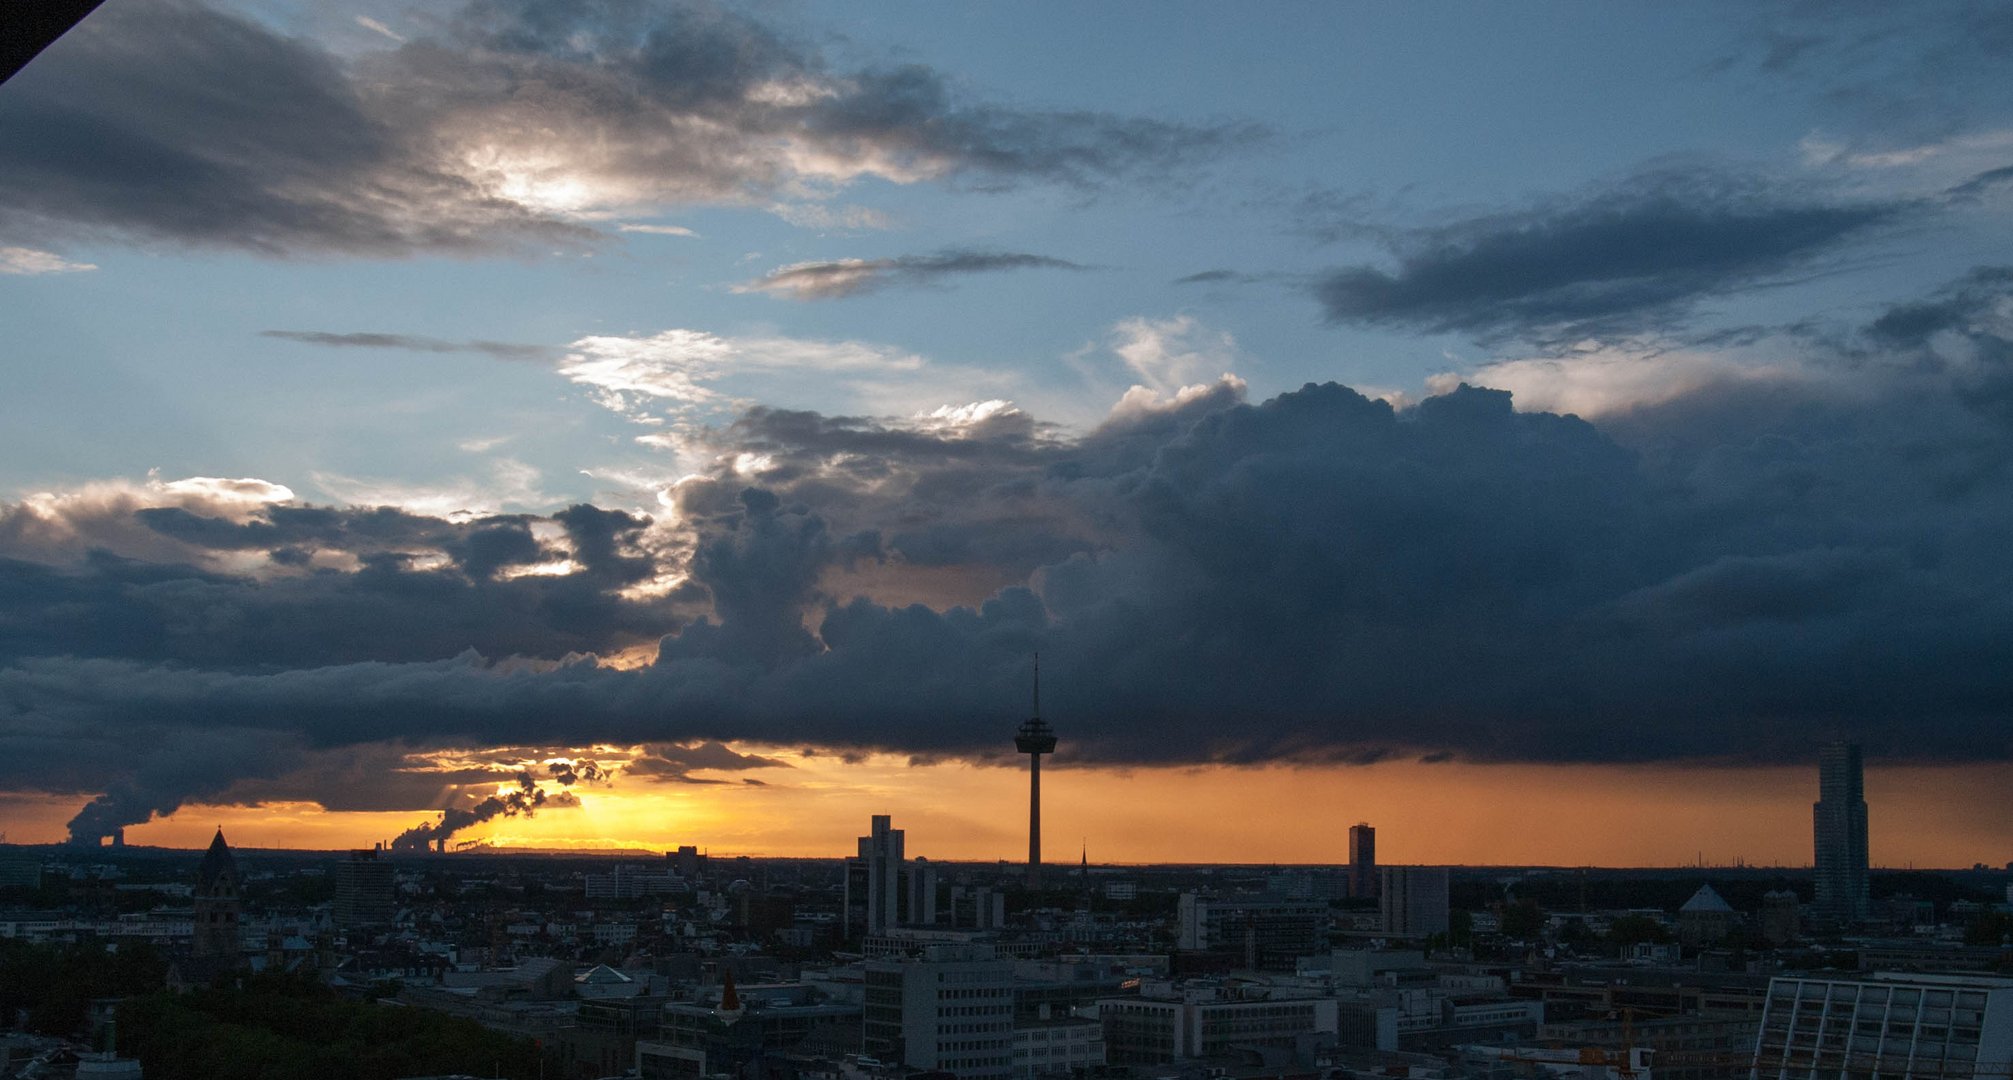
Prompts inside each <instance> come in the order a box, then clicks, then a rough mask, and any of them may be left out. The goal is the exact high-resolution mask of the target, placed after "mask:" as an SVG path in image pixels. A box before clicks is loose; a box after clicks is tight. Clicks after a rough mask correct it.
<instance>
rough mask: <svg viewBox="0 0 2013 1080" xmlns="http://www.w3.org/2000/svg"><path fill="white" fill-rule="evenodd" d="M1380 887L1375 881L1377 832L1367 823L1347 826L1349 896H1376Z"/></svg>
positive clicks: (1378, 882)
mask: <svg viewBox="0 0 2013 1080" xmlns="http://www.w3.org/2000/svg"><path fill="white" fill-rule="evenodd" d="M1381 885H1382V882H1380V881H1378V880H1377V830H1376V829H1374V828H1371V827H1370V824H1369V823H1368V822H1359V823H1357V824H1355V825H1351V826H1349V895H1350V896H1355V897H1371V896H1376V895H1377V893H1378V888H1379V886H1381Z"/></svg>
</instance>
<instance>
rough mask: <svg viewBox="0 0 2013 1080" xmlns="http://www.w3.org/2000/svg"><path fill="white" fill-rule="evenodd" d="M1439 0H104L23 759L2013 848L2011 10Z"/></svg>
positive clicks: (2, 182)
mask: <svg viewBox="0 0 2013 1080" xmlns="http://www.w3.org/2000/svg"><path fill="white" fill-rule="evenodd" d="M1459 11H1460V17H1459V18H1453V19H1445V18H1436V17H1434V16H1433V15H1432V14H1430V13H1427V12H1425V11H1421V10H1418V9H1412V8H1403V7H1396V6H1393V7H1385V8H1353V7H1339V8H1313V9H1274V10H1269V11H1264V12H1257V13H1253V12H1247V11H1243V10H1236V9H1231V8H1227V7H1220V6H1210V5H1203V4H1177V5H1174V6H1172V7H1165V6H1160V5H1145V4H1114V5H1109V6H1100V7H1098V8H1096V9H1091V10H1085V9H1081V8H1079V7H1078V6H1074V5H1059V4H1058V5H1050V6H1042V5H1037V6H1035V7H1033V8H1026V7H1022V6H1020V5H1015V6H1012V7H1009V6H1006V5H998V6H982V5H971V6H960V7H956V8H946V7H942V6H939V5H933V4H928V3H911V2H890V3H887V4H882V5H875V6H873V7H871V8H868V9H865V10H855V9H853V8H852V7H850V6H845V5H836V4H830V3H826V2H821V0H784V2H781V3H767V2H759V3H746V4H738V3H709V2H703V0H694V2H690V3H687V2H672V0H665V2H654V0H618V2H615V3H610V4H598V5H586V6H582V5H574V4H566V3H560V2H558V0H456V2H455V3H453V4H451V5H449V6H445V7H443V6H440V5H425V4H411V3H404V2H401V0H361V2H359V3H357V4H353V5H331V4H310V3H305V2H301V0H164V2H160V3H113V4H106V5H104V6H102V7H101V8H100V9H99V10H97V11H95V12H94V13H92V14H90V15H89V16H88V17H86V18H85V19H84V20H83V21H82V23H80V24H79V25H78V26H76V27H75V29H73V30H72V31H71V32H70V33H68V34H67V35H65V36H64V37H62V38H61V39H60V40H58V41H56V42H55V43H54V44H53V45H51V46H50V47H49V48H48V49H47V50H46V51H45V52H43V53H42V54H41V55H40V56H38V57H36V58H35V59H34V60H33V61H32V62H30V63H28V64H27V65H26V66H25V67H24V68H23V69H22V70H21V71H20V72H19V73H17V74H15V75H14V76H12V77H11V78H9V79H7V80H6V81H5V82H4V83H0V320H4V321H5V325H6V326H7V327H8V328H9V329H8V346H9V348H8V353H7V355H6V357H5V358H4V359H0V374H4V377H5V379H6V383H5V388H4V390H0V604H4V608H0V827H4V828H5V830H6V833H7V838H8V840H9V841H10V842H17V843H18V842H35V843H43V842H53V841H57V840H61V839H64V838H66V837H68V838H70V839H72V840H74V841H75V842H77V843H78V844H80V845H90V844H94V843H97V842H100V841H101V840H105V839H108V838H112V837H116V836H119V835H124V836H125V837H126V839H127V841H128V842H129V843H135V844H144V843H171V844H175V845H189V846H196V847H200V846H201V845H202V844H203V843H204V842H206V841H207V840H208V838H209V837H210V835H211V834H212V832H213V830H214V829H215V827H216V826H218V825H223V826H226V827H227V828H229V829H230V830H231V831H232V835H233V836H239V835H243V836H245V837H247V838H248V842H251V843H254V844H256V843H258V841H257V840H252V839H251V838H254V837H257V838H263V839H264V840H265V841H268V842H271V843H273V844H275V845H280V846H307V847H326V848H344V847H353V846H360V845H367V844H368V843H370V842H372V841H375V840H386V841H390V842H391V846H392V847H394V848H401V849H413V848H417V847H423V846H426V845H429V844H430V845H432V846H434V847H436V848H438V847H441V846H443V845H445V846H449V847H452V846H454V845H456V844H462V843H470V844H476V845H482V844H500V845H506V846H557V847H581V848H584V847H593V846H640V847H658V848H661V847H665V846H669V845H675V844H679V843H691V842H695V841H700V842H706V843H708V844H709V846H712V847H714V848H715V849H716V850H732V851H748V852H764V853H775V854H785V853H788V854H794V855H805V854H812V853H814V851H823V852H825V853H827V854H829V855H831V856H834V857H836V856H837V855H840V854H843V853H844V852H845V851H846V850H848V848H849V846H850V845H851V844H852V843H853V842H854V841H855V840H856V838H857V828H858V826H857V821H858V820H861V819H864V818H867V817H868V816H869V815H870V814H882V813H889V814H893V815H894V816H895V817H896V819H897V820H900V821H904V822H906V823H908V827H909V828H910V829H912V830H914V832H915V836H916V838H917V839H918V841H919V842H918V843H917V845H916V846H917V847H918V848H919V849H924V848H927V849H929V850H932V851H939V850H940V851H944V852H946V853H948V855H949V857H957V858H1012V859H1015V860H1022V859H1025V860H1026V862H1027V865H1028V870H1029V877H1030V878H1033V877H1035V876H1036V874H1037V873H1038V867H1039V864H1040V858H1039V856H1040V847H1039V844H1040V840H1039V836H1040V834H1041V832H1042V831H1043V830H1046V832H1047V833H1048V835H1049V837H1050V838H1051V840H1052V841H1053V838H1055V837H1062V838H1065V839H1066V840H1067V841H1070V842H1072V843H1073V842H1076V841H1078V840H1079V838H1081V840H1082V841H1083V842H1084V843H1087V844H1088V846H1089V850H1090V852H1091V854H1092V856H1093V857H1096V858H1100V859H1111V860H1114V861H1132V862H1152V861H1179V859H1178V858H1176V857H1177V856H1180V855H1181V854H1182V853H1184V852H1192V853H1193V855H1192V858H1193V859H1194V860H1198V861H1214V860H1220V861H1259V862H1309V863H1319V864H1333V863H1337V862H1342V861H1346V858H1347V840H1346V835H1345V834H1346V829H1347V824H1348V823H1350V822H1356V821H1370V822H1375V823H1377V826H1378V829H1379V831H1380V832H1382V833H1383V836H1382V837H1380V839H1381V840H1382V841H1383V843H1382V845H1381V850H1379V852H1378V855H1379V861H1380V862H1383V863H1387V864H1394V865H1402V864H1407V863H1413V864H1437V863H1465V864H1476V863H1485V862H1492V861H1502V862H1506V863H1512V864H1521V863H1542V864H1554V865H1579V864H1586V863H1614V864H1629V865H1682V864H1685V863H1688V862H1690V861H1692V859H1693V858H1698V857H1705V858H1717V859H1720V860H1725V861H1733V860H1735V859H1746V860H1748V861H1751V862H1780V863H1785V864H1788V865H1803V864H1804V863H1805V861H1806V860H1809V859H1811V857H1812V855H1813V850H1814V849H1813V844H1812V839H1813V837H1812V829H1813V821H1814V819H1813V817H1812V814H1813V810H1812V807H1811V804H1810V800H1811V791H1810V788H1811V784H1810V779H1811V776H1812V775H1814V763H1815V761H1816V759H1817V757H1818V755H1819V752H1820V750H1819V748H1820V747H1822V746H1824V745H1826V744H1830V743H1835V742H1841V741H1843V742H1849V743H1851V744H1853V745H1855V746H1858V747H1862V748H1863V749H1864V758H1865V763H1866V770H1865V775H1866V778H1867V782H1866V797H1867V800H1868V801H1869V802H1871V803H1872V804H1873V805H1874V808H1875V809H1874V821H1875V822H1876V826H1875V828H1874V829H1873V832H1872V835H1871V837H1870V839H1869V838H1867V837H1865V836H1864V830H1863V829H1862V830H1860V833H1859V834H1858V835H1859V836H1860V844H1861V846H1862V847H1865V846H1868V845H1870V849H1869V851H1867V852H1866V853H1864V854H1862V855H1859V856H1855V858H1857V859H1859V860H1862V861H1863V860H1869V859H1870V860H1871V862H1873V863H1874V864H1876V865H1879V864H1887V865H1907V864H1911V863H1912V864H1919V865H1930V864H1943V865H1959V866H1963V865H1969V864H1970V863H1972V862H1974V861H1982V862H1986V863H1989V864H1993V865H1998V864H2002V863H2004V862H2006V861H2007V860H2009V859H2013V848H2009V847H2008V844H2009V843H2013V840H2009V838H2008V836H2007V834H2006V831H2005V829H2004V825H2003V823H2004V822H2005V821H2006V820H2009V819H2013V785H2009V784H2007V783H2005V778H2006V775H2007V771H2008V768H2009V765H2013V722H2009V721H2013V651H2009V647H2008V644H2007V643H2008V642H2013V566H2009V564H2008V563H2007V561H2006V560H2005V559H2004V557H2003V552H2004V551H2005V550H2008V549H2009V548H2013V414H2009V411H2008V409H2007V407H2006V402H2007V401H2009V400H2013V265H2009V264H2008V262H2007V259H2006V257H2005V254H2004V253H2005V252H2006V251H2007V250H2013V248H2009V242H2013V84H2009V83H2008V82H2007V80H2005V79H2004V77H2003V55H2001V53H2002V50H2001V45H2002V44H2003V42H2004V41H2006V40H2009V38H2008V36H2007V35H2008V33H2009V32H2013V20H2009V17H2008V14H2007V9H2006V8H2004V7H2003V6H2000V5H1991V4H1983V3H1980V4H1953V5H1950V6H1948V7H1943V8H1939V9H1938V10H1937V12H1936V14H1935V15H1934V16H1933V17H1918V16H1916V15H1915V14H1913V13H1910V12H1904V11H1902V10H1900V9H1889V8H1880V7H1874V6H1868V7H1860V8H1854V9H1852V10H1849V11H1845V12H1836V13H1834V12H1829V11H1826V12H1822V13H1819V12H1817V11H1815V10H1814V9H1809V8H1804V7H1800V6H1798V5H1794V4H1790V5H1784V6H1780V7H1761V8H1754V7H1750V6H1748V5H1737V4H1731V3H1727V4H1702V5H1696V6H1687V7H1685V8H1681V9H1679V8H1673V9H1625V8H1618V9H1599V10H1598V11H1588V10H1583V9H1566V8H1549V9H1544V8H1541V9H1533V10H1514V9H1505V8H1502V7H1499V6H1492V5H1483V4H1472V5H1467V6H1463V7H1461V8H1460V9H1459ZM1902 88H1919V89H1907V90H1904V89H1902ZM1036 654H1043V655H1042V659H1043V660H1044V661H1046V664H1045V666H1046V669H1047V670H1045V671H1043V672H1042V675H1043V676H1044V677H1045V678H1046V679H1047V680H1048V684H1049V685H1048V687H1047V688H1046V689H1047V690H1048V692H1049V696H1050V697H1049V704H1050V707H1051V708H1052V710H1053V717H1051V718H1049V719H1052V720H1053V721H1054V727H1053V729H1050V728H1049V727H1048V725H1047V722H1046V720H1044V719H1042V718H1041V716H1040V706H1039V704H1037V709H1036V713H1037V716H1036V718H1035V719H1034V720H1030V719H1029V718H1028V717H1027V716H1026V715H1024V714H1023V711H1022V710H1023V709H1024V708H1025V705H1026V702H1027V700H1028V698H1027V689H1028V678H1027V675H1028V664H1029V660H1030V658H1031V657H1033V656H1035V655H1036ZM1023 724H1026V725H1030V726H1027V727H1023V726H1022V725H1023ZM1016 731H1019V732H1020V737H1021V739H1022V743H1020V744H1017V745H1016V746H1015V747H1012V748H1010V747H1009V746H1008V742H1009V741H1010V740H1013V739H1015V738H1016V735H1015V733H1016ZM1057 732H1060V733H1061V734H1062V742H1061V744H1060V748H1059V750H1058V752H1057V754H1056V755H1055V756H1050V755H1049V751H1050V750H1056V749H1057V747H1056V744H1055V743H1054V742H1053V739H1054V737H1055V735H1056V733H1057ZM1015 751H1018V752H1015ZM1021 753H1028V754H1030V755H1031V756H1030V760H1029V761H1027V762H1022V761H1021V760H1020V754H1021ZM1044 757H1048V758H1049V760H1046V761H1044V760H1042V759H1043V758H1044ZM1022 770H1026V772H1025V773H1023V772H1022ZM1849 816H1850V815H1848V818H1849ZM1817 820H1824V819H1823V815H1822V812H1820V814H1819V819H1817ZM1836 820H1845V819H1836ZM1849 826H1850V821H1847V822H1846V826H1841V828H1844V830H1845V833H1851V832H1852V829H1851V828H1850V827H1849ZM925 836H928V837H929V839H928V840H927V842H923V841H922V838H923V837H925ZM1050 846H1051V848H1053V847H1055V844H1054V843H1053V842H1052V843H1051V845H1050ZM1067 846H1069V844H1065V845H1064V847H1065V848H1066V847H1067ZM1819 846H1822V845H1819ZM1700 853H1703V855H1702V856H1701V855H1700ZM1246 856H1250V857H1251V858H1248V859H1247V858H1246Z"/></svg>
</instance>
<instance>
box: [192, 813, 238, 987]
mask: <svg viewBox="0 0 2013 1080" xmlns="http://www.w3.org/2000/svg"><path fill="white" fill-rule="evenodd" d="M240 890H241V884H240V882H239V880H238V861H237V859H236V858H234V857H232V855H231V845H229V844H227V843H225V842H224V830H223V829H221V828H220V829H218V830H217V835H216V838H215V839H213V840H211V841H210V850H208V851H206V852H204V853H203V862H202V865H201V866H199V867H197V868H196V888H195V892H194V893H193V894H192V895H193V897H194V899H195V907H196V932H195V938H194V940H193V941H192V942H191V943H190V949H189V951H190V953H191V954H192V955H194V956H195V957H196V958H197V959H198V960H207V961H216V962H219V963H225V964H229V963H232V962H235V961H236V960H237V958H238V953H239V952H240V951H241V950H240V942H239V931H238V919H239V916H240V913H241V911H242V907H241V904H242V901H241V897H240Z"/></svg>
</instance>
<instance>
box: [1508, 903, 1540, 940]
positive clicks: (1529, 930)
mask: <svg viewBox="0 0 2013 1080" xmlns="http://www.w3.org/2000/svg"><path fill="white" fill-rule="evenodd" d="M1502 927H1503V936H1504V937H1513V938H1534V937H1537V936H1538V934H1539V933H1541V932H1542V931H1543V930H1544V929H1545V913H1544V912H1543V911H1541V910H1539V908H1538V902H1537V901H1536V900H1519V901H1517V902H1516V903H1514V904H1511V905H1510V906H1509V907H1506V908H1504V909H1503V919H1502Z"/></svg>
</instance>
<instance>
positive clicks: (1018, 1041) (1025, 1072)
mask: <svg viewBox="0 0 2013 1080" xmlns="http://www.w3.org/2000/svg"><path fill="white" fill-rule="evenodd" d="M1104 1063H1105V1056H1104V1023H1103V1021H1100V1020H1095V1019H1091V1018H1088V1017H1081V1016H1067V1015H1065V1016H1057V1017H1053V1018H1051V1019H1047V1020H1036V1021H1033V1022H1030V1023H1023V1024H1020V1025H1017V1026H1016V1027H1015V1028H1014V1030H1013V1066H1012V1068H1013V1076H1014V1080H1034V1078H1035V1077H1038V1076H1059V1075H1081V1071H1082V1070H1085V1069H1094V1068H1098V1067H1100V1066H1102V1065H1103V1064H1104Z"/></svg>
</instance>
